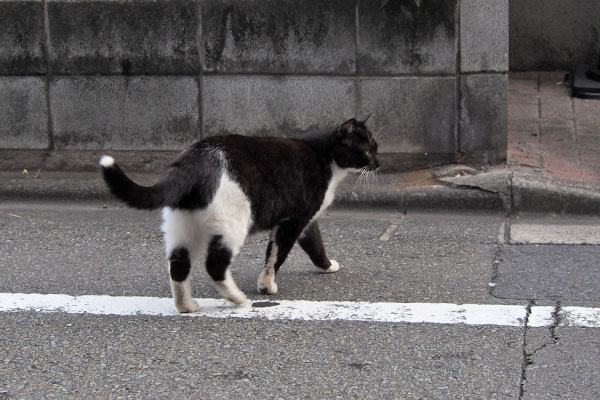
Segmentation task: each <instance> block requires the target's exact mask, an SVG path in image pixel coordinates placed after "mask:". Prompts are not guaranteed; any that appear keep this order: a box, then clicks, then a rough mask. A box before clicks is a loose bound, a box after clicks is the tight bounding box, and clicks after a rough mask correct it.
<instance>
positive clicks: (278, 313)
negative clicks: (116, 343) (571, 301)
mask: <svg viewBox="0 0 600 400" xmlns="http://www.w3.org/2000/svg"><path fill="white" fill-rule="evenodd" d="M196 300H197V301H198V303H199V305H200V311H199V312H197V313H194V314H186V315H185V316H186V317H209V318H264V319H269V320H304V321H333V320H343V321H371V322H389V323H429V324H463V325H495V326H515V327H522V326H524V324H525V322H526V321H528V326H530V327H544V326H553V325H556V323H557V321H558V322H559V323H560V326H584V327H593V328H600V308H584V307H564V308H562V309H561V310H560V311H559V313H558V314H557V313H556V310H555V308H554V307H543V306H539V307H537V306H534V307H532V308H531V310H530V313H529V315H528V314H527V306H525V305H500V304H450V303H369V302H347V301H306V300H277V301H254V302H248V304H246V305H245V306H242V307H234V306H232V305H231V304H229V303H227V302H226V301H225V300H221V299H196ZM20 311H36V312H44V313H53V312H57V313H58V312H60V313H68V314H92V315H122V316H135V315H151V316H152V315H153V316H177V315H180V314H178V313H177V311H175V308H174V306H173V302H172V300H171V299H170V298H159V297H126V296H96V295H92V296H69V295H64V294H25V293H0V312H20ZM555 320H556V321H555Z"/></svg>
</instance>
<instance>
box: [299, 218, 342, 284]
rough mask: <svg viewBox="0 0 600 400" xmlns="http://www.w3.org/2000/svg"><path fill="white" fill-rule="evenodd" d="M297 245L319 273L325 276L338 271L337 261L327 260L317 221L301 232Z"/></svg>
mask: <svg viewBox="0 0 600 400" xmlns="http://www.w3.org/2000/svg"><path fill="white" fill-rule="evenodd" d="M298 243H299V244H300V247H302V249H303V250H304V251H305V252H306V254H308V256H309V257H310V260H311V261H312V263H313V264H314V265H315V267H317V268H318V270H319V272H322V273H324V274H327V273H332V272H337V271H339V269H340V265H339V264H338V263H337V261H335V260H330V259H329V258H327V253H326V252H325V247H324V246H323V239H322V238H321V231H320V230H319V224H318V223H317V221H313V222H312V223H311V224H310V225H309V226H307V227H306V228H305V229H304V232H302V235H300V238H299V239H298Z"/></svg>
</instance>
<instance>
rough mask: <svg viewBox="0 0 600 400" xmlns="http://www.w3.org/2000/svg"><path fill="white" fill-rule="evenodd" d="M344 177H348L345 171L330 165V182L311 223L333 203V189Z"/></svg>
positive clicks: (333, 164) (334, 164)
mask: <svg viewBox="0 0 600 400" xmlns="http://www.w3.org/2000/svg"><path fill="white" fill-rule="evenodd" d="M346 175H348V170H347V169H342V168H340V167H338V166H337V165H336V163H332V164H331V180H330V181H329V185H328V186H327V191H326V192H325V197H324V198H323V204H321V208H319V211H317V213H316V214H315V216H314V217H313V218H312V220H313V221H314V220H315V219H317V218H319V215H321V213H322V212H323V211H325V209H327V207H329V206H330V205H331V203H333V199H334V197H335V189H337V187H338V185H339V184H340V182H341V181H342V180H343V179H344V178H345V177H346Z"/></svg>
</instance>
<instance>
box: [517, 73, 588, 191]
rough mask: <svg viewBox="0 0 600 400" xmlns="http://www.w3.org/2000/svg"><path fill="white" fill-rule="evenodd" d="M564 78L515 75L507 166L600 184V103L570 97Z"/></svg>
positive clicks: (557, 76) (562, 75)
mask: <svg viewBox="0 0 600 400" xmlns="http://www.w3.org/2000/svg"><path fill="white" fill-rule="evenodd" d="M564 76H565V73H564V72H539V73H538V72H532V73H512V74H511V75H510V79H509V92H508V160H507V164H508V166H509V167H510V168H511V169H514V170H515V171H519V172H534V173H542V174H543V175H544V176H547V177H551V178H558V179H568V180H575V181H587V182H596V183H600V156H599V154H600V101H598V100H581V99H577V98H573V97H571V94H570V92H571V91H570V89H569V88H568V87H566V85H565V84H563V79H564Z"/></svg>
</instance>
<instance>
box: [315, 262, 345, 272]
mask: <svg viewBox="0 0 600 400" xmlns="http://www.w3.org/2000/svg"><path fill="white" fill-rule="evenodd" d="M329 261H330V262H331V265H330V266H329V268H327V269H321V268H319V272H320V273H322V274H332V273H334V272H338V271H339V270H340V264H338V262H337V261H335V260H329Z"/></svg>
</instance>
